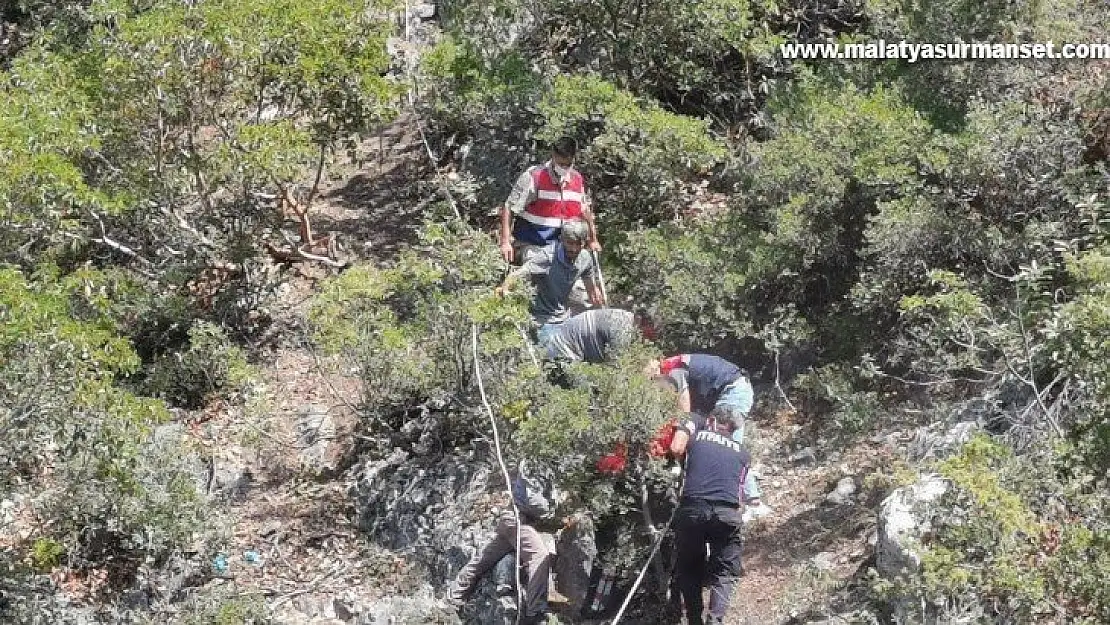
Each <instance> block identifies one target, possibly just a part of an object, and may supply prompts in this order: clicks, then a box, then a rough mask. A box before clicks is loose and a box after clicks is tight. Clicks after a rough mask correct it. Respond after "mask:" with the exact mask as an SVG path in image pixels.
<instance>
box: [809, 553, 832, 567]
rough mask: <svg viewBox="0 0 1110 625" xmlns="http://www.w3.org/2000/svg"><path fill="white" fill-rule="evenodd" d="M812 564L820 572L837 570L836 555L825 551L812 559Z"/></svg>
mask: <svg viewBox="0 0 1110 625" xmlns="http://www.w3.org/2000/svg"><path fill="white" fill-rule="evenodd" d="M810 563H811V564H813V566H814V567H816V568H817V570H819V571H831V570H833V569H835V568H836V554H835V553H832V552H831V551H823V552H821V553H819V554H817V555H815V556H813V557H812V558H810Z"/></svg>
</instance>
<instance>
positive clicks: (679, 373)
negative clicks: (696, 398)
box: [665, 358, 690, 413]
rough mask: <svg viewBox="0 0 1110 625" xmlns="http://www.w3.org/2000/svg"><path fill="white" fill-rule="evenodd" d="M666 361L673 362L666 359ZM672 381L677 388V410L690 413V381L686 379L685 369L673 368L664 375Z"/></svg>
mask: <svg viewBox="0 0 1110 625" xmlns="http://www.w3.org/2000/svg"><path fill="white" fill-rule="evenodd" d="M668 360H673V359H671V358H668ZM665 375H668V376H670V378H671V379H672V380H674V383H675V386H677V387H678V409H679V410H681V411H682V412H685V413H689V412H690V381H689V380H688V379H687V377H688V374H687V372H686V370H685V369H682V368H673V369H671V370H670V372H669V373H667V374H665Z"/></svg>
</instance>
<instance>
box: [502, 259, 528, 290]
mask: <svg viewBox="0 0 1110 625" xmlns="http://www.w3.org/2000/svg"><path fill="white" fill-rule="evenodd" d="M530 270H531V266H530V265H529V264H528V263H525V264H523V265H521V266H520V267H517V268H516V269H513V270H512V271H510V272H509V273H508V274H506V275H505V279H504V280H502V281H501V284H500V285H499V286H498V287H497V288H496V289H494V290H493V292H494V293H496V294H497V296H498V297H504V296H505V293H508V292H509V290H510V289H512V288H513V285H514V284H516V283H517V282H519V281H520V279H521V278H523V277H524V276H526V275H528V273H529V271H530Z"/></svg>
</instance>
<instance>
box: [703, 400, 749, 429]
mask: <svg viewBox="0 0 1110 625" xmlns="http://www.w3.org/2000/svg"><path fill="white" fill-rule="evenodd" d="M707 421H708V422H709V423H711V424H712V427H713V429H715V430H716V431H717V433H718V434H723V435H725V436H732V433H733V432H735V431H736V430H737V429H738V428H739V427H740V426H741V424H743V423H744V416H743V415H741V414H740V413H739V412H737V411H735V410H733V409H732V408H731V407H729V406H717V407H715V408H713V410H711V411H710V412H709V418H708V419H707Z"/></svg>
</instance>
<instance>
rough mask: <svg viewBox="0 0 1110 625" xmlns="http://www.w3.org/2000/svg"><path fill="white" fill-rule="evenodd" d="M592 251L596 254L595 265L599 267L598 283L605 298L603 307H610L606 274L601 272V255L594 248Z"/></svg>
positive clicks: (602, 297)
mask: <svg viewBox="0 0 1110 625" xmlns="http://www.w3.org/2000/svg"><path fill="white" fill-rule="evenodd" d="M590 253H591V254H593V255H594V267H597V281H598V284H599V285H600V286H601V299H603V300H605V302H604V303H603V304H602V305H601V307H602V308H608V306H609V294H608V293H606V292H605V276H603V275H602V274H601V257H599V256H598V254H597V252H596V251H594V250H590Z"/></svg>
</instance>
